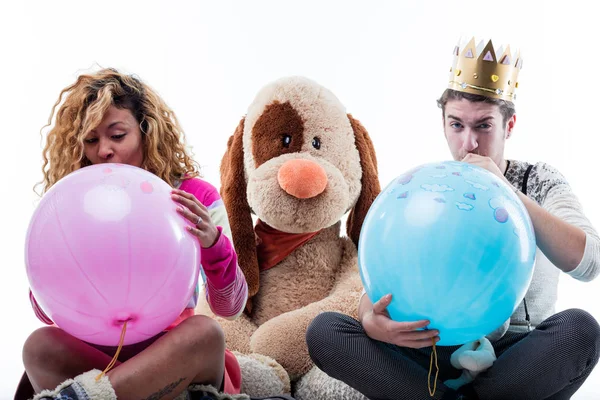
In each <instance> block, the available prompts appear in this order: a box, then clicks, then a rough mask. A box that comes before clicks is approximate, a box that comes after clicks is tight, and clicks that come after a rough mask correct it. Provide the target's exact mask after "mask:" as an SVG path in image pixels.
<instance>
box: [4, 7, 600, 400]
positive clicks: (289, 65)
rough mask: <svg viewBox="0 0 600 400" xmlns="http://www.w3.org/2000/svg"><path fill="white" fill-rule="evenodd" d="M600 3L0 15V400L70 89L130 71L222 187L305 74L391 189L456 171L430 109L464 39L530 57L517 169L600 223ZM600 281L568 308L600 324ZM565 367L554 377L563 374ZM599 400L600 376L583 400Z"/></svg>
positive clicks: (20, 328) (9, 381) (513, 151)
mask: <svg viewBox="0 0 600 400" xmlns="http://www.w3.org/2000/svg"><path fill="white" fill-rule="evenodd" d="M592 4H594V3H593V2H589V4H585V3H584V2H583V1H582V2H578V1H568V2H560V4H559V3H556V4H555V5H553V4H552V2H543V3H542V2H541V1H540V2H538V1H527V2H526V1H501V0H497V1H461V0H454V1H441V0H440V1H426V2H425V1H423V2H421V1H396V2H391V1H390V2H368V3H367V2H366V1H363V2H358V1H347V0H346V1H343V2H342V1H326V0H321V1H302V2H299V1H298V2H285V1H270V2H267V1H260V2H259V1H248V2H241V1H240V2H216V1H211V2H208V1H206V2H200V1H195V2H191V1H189V2H187V1H176V0H172V1H169V2H167V1H164V2H157V1H136V2H133V1H125V0H121V1H94V2H83V1H69V2H67V1H47V2H42V1H39V2H31V1H23V2H20V3H18V4H17V3H16V2H11V3H8V4H7V3H6V2H3V3H2V5H1V6H0V79H1V83H0V146H1V147H0V177H1V181H0V182H1V183H0V191H1V196H0V202H1V204H0V217H1V219H0V239H1V240H0V246H1V252H0V256H1V261H0V274H1V278H0V296H1V298H0V304H1V307H2V314H1V318H2V320H3V328H2V333H1V339H0V346H1V348H0V354H1V357H2V362H1V363H0V399H9V398H12V393H13V390H14V388H15V386H16V383H17V381H18V378H19V376H20V374H21V372H22V362H21V347H22V344H23V342H24V341H25V339H26V337H27V335H28V334H29V333H30V332H31V331H32V330H34V329H35V328H37V327H39V326H40V325H41V324H40V323H39V322H38V321H37V320H36V318H35V316H34V314H33V312H32V311H31V309H30V306H29V303H28V298H27V289H28V282H27V277H26V275H25V268H24V263H23V248H24V238H25V231H26V228H27V224H28V222H29V218H30V216H31V213H32V212H33V209H34V207H35V200H36V196H35V195H34V193H33V192H32V186H33V184H34V183H35V182H37V181H39V180H40V179H41V173H40V165H41V161H40V160H41V158H40V151H41V142H40V136H39V130H40V128H41V127H42V126H43V125H44V124H45V123H46V120H47V118H48V116H49V114H50V109H51V106H52V105H53V104H54V102H55V101H56V99H57V97H58V94H59V92H60V90H61V89H62V88H63V87H65V86H66V85H68V84H70V83H71V82H72V81H74V79H75V78H76V76H77V74H78V73H80V72H85V71H88V70H89V69H90V68H93V67H95V66H96V65H100V66H103V67H108V66H111V67H116V68H119V69H122V70H123V71H126V72H134V73H136V74H138V75H139V76H140V77H141V78H142V79H143V80H145V81H146V82H147V83H149V84H150V85H151V86H153V87H154V88H156V89H157V90H158V92H159V93H160V94H161V95H162V96H163V97H164V99H165V100H166V101H167V103H168V104H169V105H170V106H171V107H172V108H173V109H174V110H175V111H176V113H177V115H178V117H179V119H180V121H181V123H182V125H183V127H184V130H185V131H186V132H187V135H188V140H189V143H190V144H191V145H192V146H193V150H194V152H195V156H196V159H197V160H198V161H199V162H200V163H201V164H202V165H203V167H204V170H203V171H204V175H205V177H206V179H207V180H209V181H210V182H212V183H213V184H215V185H217V186H218V184H219V177H218V165H219V161H220V158H221V156H222V154H223V151H224V149H225V145H226V142H227V138H228V137H229V135H230V134H231V133H233V130H234V129H235V127H236V126H237V123H238V121H239V119H240V117H241V116H242V115H244V114H245V112H246V109H247V107H248V105H249V104H250V102H251V101H252V99H253V97H254V95H255V94H256V92H257V91H258V90H259V89H260V88H261V87H262V86H263V85H264V84H266V83H267V82H269V81H271V80H274V79H276V78H279V77H282V76H286V75H292V74H293V75H305V76H307V77H309V78H312V79H314V80H316V81H318V82H319V83H321V84H323V85H324V86H326V87H328V88H330V89H331V90H332V91H333V92H334V93H335V94H336V95H337V96H338V97H339V98H340V100H341V101H342V102H343V103H344V104H345V106H346V107H347V110H348V111H349V112H351V113H353V114H354V116H355V117H357V118H358V119H360V120H361V122H362V123H363V124H364V125H365V127H366V128H367V130H368V131H369V132H370V134H371V137H372V139H373V141H374V143H375V147H376V150H377V153H378V158H379V168H380V172H381V173H380V179H381V182H382V185H385V184H387V183H388V182H389V181H390V180H392V179H393V178H394V177H395V176H397V175H399V174H400V173H401V172H403V171H404V170H406V169H408V168H411V167H413V166H416V165H418V164H421V163H424V162H429V161H437V160H443V159H448V158H449V152H448V150H447V148H446V144H445V140H444V137H443V133H442V124H441V114H440V111H439V109H438V108H437V107H436V104H435V99H436V98H437V97H438V96H439V95H440V94H441V93H442V91H443V90H444V88H445V86H446V84H447V73H448V70H449V67H450V65H451V57H452V50H453V48H454V45H455V43H456V41H457V40H458V38H459V37H460V36H461V35H469V36H470V35H476V36H477V37H478V38H487V37H492V38H494V39H496V44H497V45H499V44H502V43H510V44H511V45H512V46H513V47H514V46H517V47H520V48H521V49H522V50H523V55H524V57H525V62H524V69H523V71H522V72H521V75H520V79H519V81H520V88H519V98H518V101H517V112H518V119H517V126H516V131H515V134H514V135H513V137H512V138H511V139H510V141H509V142H508V146H507V152H506V155H507V157H509V158H516V159H524V160H528V161H532V162H534V161H546V162H548V163H550V164H552V165H554V166H555V167H557V168H558V169H559V170H560V171H561V172H563V174H564V175H565V176H566V177H567V179H568V180H569V181H570V183H571V184H572V187H573V189H574V191H575V193H576V194H577V195H578V197H579V198H580V199H581V202H582V203H583V206H584V209H585V211H586V213H587V215H588V217H589V218H590V219H591V220H592V222H593V223H594V224H595V225H596V226H597V227H600V210H599V209H598V206H597V205H598V199H597V195H598V194H599V192H598V187H597V185H598V178H597V167H596V164H595V162H596V161H597V159H598V148H599V145H600V139H599V138H598V136H599V135H598V134H599V133H600V130H599V129H598V118H599V116H598V113H599V112H598V108H597V104H598V93H599V92H600V79H599V76H600V75H599V70H598V65H600V56H599V52H600V51H599V50H598V44H599V42H598V38H600V28H599V24H598V21H597V18H596V16H597V15H598V13H597V12H595V11H594V10H593V9H592V7H594V6H593V5H592ZM599 289H600V280H598V281H596V282H592V283H589V284H582V283H579V282H575V281H573V280H572V279H571V278H564V279H563V280H562V281H561V284H560V292H559V295H560V299H559V304H558V308H559V309H564V308H569V307H580V308H585V309H586V310H588V311H590V312H591V313H592V314H593V315H594V316H595V317H596V318H597V319H600V304H593V302H596V303H598V299H599V297H600V296H599V295H598V294H597V292H598V290H599ZM558 367H559V366H558V365H557V368H558ZM599 394H600V368H598V369H597V370H596V371H595V372H594V373H593V374H592V375H591V376H590V378H589V379H588V381H587V382H586V384H585V385H584V386H583V387H582V389H581V390H580V392H579V393H578V394H577V395H576V396H575V397H574V398H575V399H580V400H583V399H595V398H598V397H599Z"/></svg>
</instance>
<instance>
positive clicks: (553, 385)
mask: <svg viewBox="0 0 600 400" xmlns="http://www.w3.org/2000/svg"><path fill="white" fill-rule="evenodd" d="M306 340H307V343H308V350H309V353H310V356H311V358H312V359H313V361H314V362H315V364H316V365H317V366H318V367H319V368H320V369H322V370H323V371H324V372H326V373H327V374H328V375H330V376H332V377H333V378H336V379H339V380H341V381H343V382H346V383H347V384H348V385H350V386H352V387H353V388H355V389H356V390H358V391H359V392H361V393H363V394H364V395H365V396H367V397H368V398H370V399H372V400H380V399H381V400H383V399H386V400H387V399H410V400H414V399H423V400H425V399H428V398H431V397H430V396H429V392H428V386H427V374H428V370H429V361H430V355H431V352H432V348H431V347H428V348H424V349H410V348H403V347H398V346H394V345H390V344H386V343H383V342H379V341H376V340H373V339H371V338H369V337H368V336H367V334H366V333H365V331H364V329H363V327H362V325H361V324H360V322H358V321H356V320H355V319H353V318H350V317H348V316H346V315H343V314H338V313H332V312H327V313H322V314H320V315H319V316H317V317H316V318H315V320H314V321H313V322H312V323H311V324H310V326H309V328H308V331H307V333H306ZM493 346H494V350H495V352H496V356H497V357H498V359H497V360H496V362H495V363H494V365H493V366H492V367H491V368H490V369H488V370H487V371H485V372H482V373H481V374H480V375H478V376H477V378H476V379H475V381H474V382H473V383H472V384H471V385H468V386H467V387H468V388H469V389H468V390H469V391H470V392H471V393H473V394H476V396H473V397H468V396H467V397H460V395H459V394H457V393H455V392H454V391H453V390H451V389H449V388H447V387H446V386H444V384H443V383H442V382H443V381H445V380H447V379H454V378H457V377H459V376H460V374H461V371H459V370H457V369H455V368H454V367H452V365H451V364H450V355H451V354H452V353H453V352H454V351H455V350H456V349H457V348H458V346H443V347H437V348H436V350H437V354H438V363H439V377H438V382H437V391H436V394H435V396H434V398H436V399H442V398H443V399H453V398H467V399H469V398H477V397H479V399H485V400H494V399H501V400H507V399H511V400H517V399H524V400H542V399H545V400H563V399H570V398H571V396H572V395H573V394H574V393H575V392H576V391H577V389H579V387H580V386H581V385H582V384H583V382H584V381H585V380H586V378H587V377H588V376H589V374H590V372H591V371H592V369H593V368H594V366H595V365H596V363H597V362H598V357H599V355H600V327H599V326H598V323H597V322H596V320H595V319H594V318H593V317H592V316H591V315H590V314H589V313H587V312H585V311H582V310H578V309H571V310H566V311H563V312H560V313H558V314H555V315H553V316H551V317H550V318H548V319H547V320H545V321H544V322H542V323H541V324H540V325H538V326H537V328H536V329H534V330H533V331H531V332H529V333H512V332H508V333H507V334H506V335H504V337H503V338H501V339H499V340H498V341H496V342H494V343H493ZM434 369H435V367H434ZM434 373H435V370H434V371H433V373H432V379H433V376H434Z"/></svg>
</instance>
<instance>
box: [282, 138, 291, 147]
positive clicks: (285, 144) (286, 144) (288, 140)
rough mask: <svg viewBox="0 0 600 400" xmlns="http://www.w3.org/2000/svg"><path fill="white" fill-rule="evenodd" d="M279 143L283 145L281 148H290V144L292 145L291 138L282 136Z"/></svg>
mask: <svg viewBox="0 0 600 400" xmlns="http://www.w3.org/2000/svg"><path fill="white" fill-rule="evenodd" d="M281 142H282V143H283V147H286V148H287V147H290V144H292V137H291V136H290V135H283V137H282V138H281Z"/></svg>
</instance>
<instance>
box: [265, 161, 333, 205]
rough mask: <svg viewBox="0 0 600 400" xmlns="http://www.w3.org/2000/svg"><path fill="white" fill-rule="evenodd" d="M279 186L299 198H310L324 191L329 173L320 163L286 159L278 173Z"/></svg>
mask: <svg viewBox="0 0 600 400" xmlns="http://www.w3.org/2000/svg"><path fill="white" fill-rule="evenodd" d="M277 180H278V181H279V186H281V188H282V189H283V190H285V191H286V193H287V194H290V195H292V196H294V197H296V198H299V199H310V198H313V197H316V196H318V195H319V194H321V193H323V191H324V190H325V187H326V186H327V174H325V170H324V169H323V167H321V166H320V165H319V164H317V163H316V162H314V161H309V160H289V161H286V162H285V163H284V164H283V165H282V166H281V167H280V168H279V172H278V173H277Z"/></svg>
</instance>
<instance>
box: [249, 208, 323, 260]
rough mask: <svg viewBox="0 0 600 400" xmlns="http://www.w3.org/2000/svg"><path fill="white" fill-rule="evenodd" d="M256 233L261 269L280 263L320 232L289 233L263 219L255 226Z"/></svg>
mask: <svg viewBox="0 0 600 400" xmlns="http://www.w3.org/2000/svg"><path fill="white" fill-rule="evenodd" d="M254 232H255V233H256V252H257V255H258V265H259V268H260V270H261V271H266V270H267V269H269V268H273V267H274V266H276V265H277V264H279V263H280V262H281V261H282V260H283V259H284V258H286V257H287V256H289V255H290V254H291V253H292V252H293V251H294V250H296V249H297V248H298V247H300V246H302V245H303V244H304V243H306V242H308V241H309V240H310V239H312V238H313V237H315V236H316V235H317V234H318V233H319V232H321V231H317V232H310V233H287V232H282V231H278V230H277V229H275V228H271V227H270V226H269V225H267V224H265V223H264V222H262V221H261V220H258V222H257V223H256V226H255V227H254Z"/></svg>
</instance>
